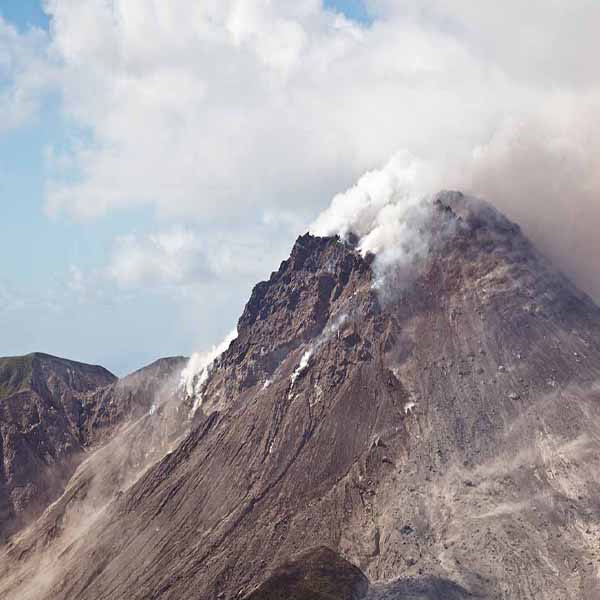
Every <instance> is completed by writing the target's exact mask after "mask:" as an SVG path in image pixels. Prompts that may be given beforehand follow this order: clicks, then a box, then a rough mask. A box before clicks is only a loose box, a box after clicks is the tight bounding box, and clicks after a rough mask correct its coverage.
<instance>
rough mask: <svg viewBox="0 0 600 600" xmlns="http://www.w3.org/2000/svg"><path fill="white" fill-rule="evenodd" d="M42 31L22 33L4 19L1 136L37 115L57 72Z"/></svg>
mask: <svg viewBox="0 0 600 600" xmlns="http://www.w3.org/2000/svg"><path fill="white" fill-rule="evenodd" d="M48 42H49V40H48V35H47V33H46V32H44V31H42V30H40V29H31V30H29V31H28V32H26V33H19V32H18V31H17V29H16V28H15V27H14V26H13V25H11V24H10V23H8V22H7V21H5V20H4V19H3V18H2V17H1V16H0V133H2V132H5V131H8V130H11V129H15V128H17V127H19V126H20V125H22V124H24V123H25V122H26V121H27V120H28V119H29V118H31V117H32V116H33V115H35V114H36V113H37V111H38V110H39V108H40V105H41V102H42V98H43V96H44V94H45V93H46V92H47V91H48V90H49V89H50V88H51V87H52V86H53V85H55V84H56V77H57V72H56V71H55V69H54V67H53V66H52V64H51V63H50V62H49V60H48V58H47V55H46V50H47V47H48Z"/></svg>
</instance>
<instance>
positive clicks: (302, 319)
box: [0, 193, 600, 600]
mask: <svg viewBox="0 0 600 600" xmlns="http://www.w3.org/2000/svg"><path fill="white" fill-rule="evenodd" d="M427 234H428V235H430V236H431V239H430V244H429V247H430V252H429V254H428V256H427V257H426V258H425V259H424V260H423V261H422V262H420V263H418V264H414V265H410V267H411V272H410V274H407V271H406V269H403V270H402V272H401V273H399V274H398V276H397V277H393V278H392V279H391V280H390V281H389V286H390V287H389V289H382V288H381V285H382V284H381V282H378V285H379V289H374V287H373V283H374V281H375V279H374V269H377V262H376V259H374V257H372V256H366V257H363V256H362V255H361V254H360V253H359V252H357V250H356V248H355V247H354V246H353V245H352V244H347V243H343V242H342V241H340V240H339V239H337V238H316V237H313V236H310V235H307V236H303V237H301V238H299V239H298V241H297V243H296V245H295V247H294V249H293V251H292V255H291V257H290V259H289V260H288V261H285V262H284V263H282V265H281V267H280V269H279V270H278V271H277V272H276V273H274V274H273V275H272V276H271V278H270V279H269V281H267V282H263V283H261V284H259V285H258V286H256V288H255V289H254V291H253V293H252V296H251V298H250V301H249V302H248V305H247V306H246V309H245V311H244V313H243V315H242V317H241V319H240V321H239V324H238V338H237V339H236V340H235V341H233V342H232V343H231V345H230V346H229V348H228V350H227V351H226V352H225V353H224V354H223V355H222V356H221V357H220V358H219V359H218V360H217V361H216V363H215V365H214V367H213V368H212V369H211V371H210V373H209V376H208V378H207V379H206V382H205V383H204V384H203V385H202V387H201V390H200V391H199V393H200V394H201V396H202V405H201V408H200V410H198V411H197V412H196V415H195V417H194V422H193V426H192V428H191V430H190V431H189V433H188V434H187V435H185V436H184V437H183V439H182V440H181V441H180V442H179V443H178V444H177V445H176V447H172V448H169V452H168V453H167V454H166V455H165V456H164V457H163V458H162V459H161V460H159V461H157V462H156V463H155V464H154V465H151V466H149V467H148V468H147V470H145V471H144V472H143V473H142V474H141V475H140V476H138V477H136V478H135V479H134V482H133V483H132V484H131V485H130V486H129V487H128V488H126V489H123V493H120V494H118V495H116V496H115V497H114V498H113V499H112V500H111V501H110V502H108V503H106V504H104V505H103V506H102V510H101V511H100V512H95V513H94V521H93V528H92V529H89V528H88V529H87V530H86V531H88V534H87V535H85V536H76V537H75V538H74V539H70V540H69V543H68V544H62V545H60V548H61V554H60V560H59V561H58V560H52V559H51V558H48V556H49V553H48V551H47V550H44V549H43V548H39V547H36V546H34V545H31V544H29V545H27V543H26V542H20V541H17V542H15V543H14V544H13V546H12V547H11V548H10V549H9V550H8V551H7V552H6V553H5V554H4V555H3V556H1V557H0V572H2V569H4V571H3V572H4V573H5V574H4V575H2V576H1V577H0V592H1V593H2V594H4V596H5V597H8V598H17V597H19V596H18V594H19V593H22V592H23V590H29V589H31V587H30V586H32V585H33V586H36V587H35V588H34V589H35V591H36V593H37V597H39V598H52V599H73V598H77V599H78V600H100V599H117V598H125V597H126V598H139V599H142V598H143V599H150V598H155V599H158V598H160V599H165V600H166V599H177V600H186V599H190V600H191V599H194V600H198V599H202V600H204V599H207V600H209V599H214V598H218V599H223V600H231V599H233V598H238V597H244V596H248V595H251V594H253V593H257V591H259V590H261V589H265V588H264V587H261V586H264V585H266V584H267V583H268V580H269V573H272V572H273V570H274V569H276V568H277V567H278V566H279V565H282V564H285V563H287V562H288V561H289V560H290V558H291V557H294V556H297V555H298V553H302V552H304V551H306V550H308V549H311V548H316V547H322V546H325V547H328V548H330V549H331V550H332V551H333V552H334V553H335V554H337V555H339V556H341V557H343V559H344V560H345V561H349V562H350V563H352V564H354V565H356V566H357V567H358V568H360V569H361V570H362V571H363V572H364V573H365V575H367V576H368V577H369V579H370V581H371V582H372V586H371V590H370V591H369V598H371V599H373V600H383V599H385V600H387V599H392V598H430V599H438V600H442V599H447V598H455V599H459V598H471V597H479V598H491V599H500V598H503V599H508V598H510V599H511V600H512V599H523V600H526V599H527V600H530V599H540V600H541V599H545V598H553V599H557V600H558V599H565V600H566V599H572V600H575V599H580V598H585V599H593V598H596V597H598V596H600V578H599V576H598V573H599V569H600V553H599V551H598V544H599V540H600V537H598V536H599V535H600V506H599V505H598V498H599V497H600V496H599V494H598V492H599V491H600V475H599V473H600V470H599V469H598V467H599V466H600V465H599V462H600V458H599V457H600V453H599V450H600V447H599V445H600V443H599V442H598V440H600V435H599V434H600V391H599V390H600V388H599V387H598V380H599V375H600V309H599V308H598V307H596V306H595V305H594V304H593V303H592V301H591V300H590V299H589V298H588V297H586V296H585V295H583V294H581V293H580V292H578V291H577V290H576V289H575V287H574V286H573V285H572V284H571V283H570V282H569V281H567V280H566V279H565V278H564V277H563V276H562V275H561V274H560V273H559V272H557V271H556V270H555V269H554V268H553V267H552V266H551V265H550V264H549V263H548V262H547V261H546V260H545V259H544V258H543V257H542V256H540V255H539V254H538V253H537V252H536V250H535V249H534V248H533V247H532V246H531V244H530V243H529V242H528V240H527V239H526V238H525V237H524V236H523V235H522V233H521V232H520V230H519V228H518V227H517V226H516V225H514V224H513V223H510V222H509V221H508V220H507V219H505V218H504V217H502V216H501V215H499V214H498V213H497V212H496V211H495V210H494V209H493V208H491V207H489V206H488V205H485V204H483V203H479V202H476V201H474V200H472V199H467V198H465V197H464V196H462V195H461V194H458V193H444V194H441V195H440V196H438V197H437V199H436V201H435V203H434V205H433V208H432V211H431V219H430V223H429V224H428V232H427ZM374 260H375V262H373V261H374ZM392 276H393V273H392ZM383 285H385V282H384V284H383ZM185 406H186V408H185V410H186V414H187V411H188V410H189V407H188V406H187V405H185ZM144 418H145V419H148V422H150V418H149V416H146V417H144ZM75 497H76V496H73V495H72V496H71V497H70V498H71V499H73V498H75ZM59 504H60V503H59ZM56 514H57V513H54V512H53V510H52V508H51V509H49V511H48V514H47V515H45V518H46V521H45V522H46V523H50V522H51V520H52V519H53V518H54V515H56ZM61 514H62V513H61ZM66 531H67V530H65V534H63V535H66ZM59 542H60V538H55V539H53V541H52V542H51V546H50V548H52V547H53V546H52V544H58V543H59ZM32 557H36V559H37V560H38V561H39V557H44V558H45V560H46V562H44V563H43V568H40V567H39V566H38V564H39V562H36V561H34V560H32V559H31V558H32ZM9 572H10V575H8V573H9Z"/></svg>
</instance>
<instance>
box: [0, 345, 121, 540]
mask: <svg viewBox="0 0 600 600" xmlns="http://www.w3.org/2000/svg"><path fill="white" fill-rule="evenodd" d="M115 380H116V377H115V376H114V375H113V374H112V373H109V372H108V371H107V370H106V369H104V368H103V367H98V366H92V365H86V364H83V363H78V362H75V361H69V360H65V359H61V358H57V357H54V356H50V355H47V354H41V353H36V354H29V355H26V356H18V357H9V358H0V455H1V456H0V457H1V459H2V460H1V463H0V464H1V466H2V468H1V472H0V536H6V535H8V534H9V533H11V532H13V531H15V530H17V529H18V528H19V526H20V525H21V524H22V522H23V520H26V519H27V518H28V517H30V516H32V515H35V514H37V513H38V512H39V511H40V510H41V509H43V508H45V506H47V505H48V504H49V502H50V501H51V500H53V499H54V498H55V497H56V495H57V494H58V493H59V492H60V491H62V488H63V486H64V484H65V483H66V481H67V480H68V478H69V477H70V476H71V475H72V473H73V471H74V467H75V463H76V459H75V457H76V456H77V454H79V453H80V452H81V449H82V444H83V439H82V435H81V431H80V423H81V420H82V415H83V406H84V403H85V401H86V398H87V397H88V396H89V395H90V394H91V393H92V392H93V391H94V390H96V389H98V388H102V387H105V386H109V385H110V384H111V383H113V382H114V381H115Z"/></svg>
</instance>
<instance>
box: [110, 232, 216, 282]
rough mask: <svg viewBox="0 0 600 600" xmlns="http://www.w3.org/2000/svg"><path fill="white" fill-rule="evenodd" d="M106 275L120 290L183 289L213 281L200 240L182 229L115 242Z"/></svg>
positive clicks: (128, 236)
mask: <svg viewBox="0 0 600 600" xmlns="http://www.w3.org/2000/svg"><path fill="white" fill-rule="evenodd" d="M107 272H108V274H109V276H110V277H111V278H112V279H114V280H115V281H116V282H117V283H118V284H119V285H120V286H122V287H139V286H149V287H153V286H165V285H166V286H186V285H192V284H198V283H203V282H205V281H206V280H207V279H212V277H213V273H212V272H211V270H210V267H209V264H208V261H207V258H206V256H205V254H204V251H203V248H202V244H201V242H200V240H199V239H198V237H197V236H196V235H195V234H194V233H192V232H191V231H189V230H185V229H172V230H169V231H165V232H161V233H157V234H151V235H146V236H139V235H127V236H122V237H120V238H118V239H117V240H116V244H115V247H114V249H113V254H112V257H111V259H110V262H109V265H108V267H107Z"/></svg>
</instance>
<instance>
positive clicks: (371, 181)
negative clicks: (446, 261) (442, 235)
mask: <svg viewBox="0 0 600 600" xmlns="http://www.w3.org/2000/svg"><path fill="white" fill-rule="evenodd" d="M438 181H439V177H438V175H437V174H436V173H435V170H434V169H433V168H432V165H430V164H427V163H426V162H424V161H421V160H418V159H417V158H415V157H413V156H412V155H410V154H409V153H408V152H402V153H398V154H396V155H395V156H394V157H393V158H392V159H391V160H390V161H389V162H388V163H387V164H386V165H385V166H384V167H383V168H382V169H380V170H376V171H370V172H368V173H366V174H365V175H363V176H362V177H361V178H360V180H359V181H358V183H357V184H356V185H355V186H354V187H352V188H351V189H349V190H348V191H347V192H345V193H343V194H338V195H337V196H335V197H334V198H333V201H332V202H331V206H330V207H329V208H328V209H327V210H325V211H324V212H323V213H321V215H320V216H319V217H318V218H317V220H316V221H315V222H314V223H313V225H312V226H311V228H310V231H311V233H313V234H314V235H320V236H331V235H339V236H340V237H341V238H342V239H345V240H347V239H348V238H349V236H350V234H353V235H355V236H357V237H358V249H359V251H360V252H361V254H362V255H363V256H365V255H366V254H368V253H372V254H375V255H376V260H375V274H376V281H375V287H376V288H382V287H383V286H384V284H385V280H386V276H387V274H388V272H389V271H390V269H391V268H392V267H393V268H394V269H398V268H399V267H402V266H410V265H411V264H412V263H414V262H415V261H416V260H417V259H419V258H421V257H423V256H425V255H426V254H427V250H428V247H429V236H428V234H427V228H426V227H425V221H426V218H427V215H428V214H429V210H430V206H431V205H430V203H427V202H426V201H425V200H426V198H427V197H428V196H429V195H431V193H433V191H434V190H435V188H436V185H438V183H437V182H438Z"/></svg>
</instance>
